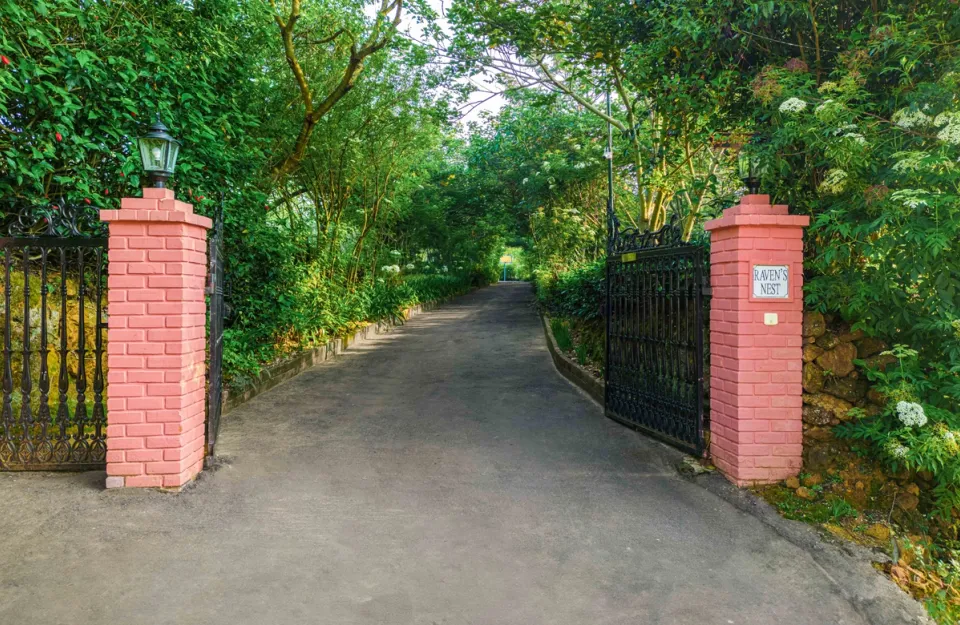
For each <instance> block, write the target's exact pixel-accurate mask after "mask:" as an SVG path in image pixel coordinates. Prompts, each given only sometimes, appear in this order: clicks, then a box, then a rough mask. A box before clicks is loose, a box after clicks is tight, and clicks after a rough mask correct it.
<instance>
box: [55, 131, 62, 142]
mask: <svg viewBox="0 0 960 625" xmlns="http://www.w3.org/2000/svg"><path fill="white" fill-rule="evenodd" d="M56 137H57V141H63V135H62V134H60V133H59V132H58V133H57V134H56Z"/></svg>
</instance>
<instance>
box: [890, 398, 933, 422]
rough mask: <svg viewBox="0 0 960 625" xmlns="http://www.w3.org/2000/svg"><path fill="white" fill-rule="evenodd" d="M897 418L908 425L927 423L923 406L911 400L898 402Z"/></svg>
mask: <svg viewBox="0 0 960 625" xmlns="http://www.w3.org/2000/svg"><path fill="white" fill-rule="evenodd" d="M897 418H898V419H900V422H901V423H903V424H904V425H905V426H907V427H913V426H917V427H923V426H924V425H926V424H927V415H926V413H925V412H924V411H923V406H921V405H920V404H917V403H914V402H910V401H900V402H897Z"/></svg>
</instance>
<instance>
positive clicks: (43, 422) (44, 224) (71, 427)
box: [0, 200, 107, 471]
mask: <svg viewBox="0 0 960 625" xmlns="http://www.w3.org/2000/svg"><path fill="white" fill-rule="evenodd" d="M7 209H8V210H6V211H5V214H6V216H7V219H6V220H5V222H6V223H4V228H5V234H6V235H7V236H2V237H0V252H2V254H3V259H2V262H3V266H2V271H3V286H4V289H3V300H2V306H3V312H2V318H3V372H2V389H3V403H2V407H0V470H4V471H23V470H88V469H97V468H102V467H103V466H104V465H105V463H106V452H107V448H106V413H105V406H104V391H105V389H106V362H105V358H104V356H105V354H106V346H105V343H106V315H105V310H104V307H103V303H104V295H105V292H106V270H107V256H106V251H107V238H106V232H105V230H106V228H105V225H104V224H102V223H100V221H99V219H98V211H97V210H96V209H95V208H92V207H89V206H84V207H81V208H78V207H75V206H68V205H66V204H65V203H64V202H63V200H61V201H59V202H57V203H55V204H51V205H48V206H45V207H42V208H19V209H18V208H16V207H11V206H8V207H7Z"/></svg>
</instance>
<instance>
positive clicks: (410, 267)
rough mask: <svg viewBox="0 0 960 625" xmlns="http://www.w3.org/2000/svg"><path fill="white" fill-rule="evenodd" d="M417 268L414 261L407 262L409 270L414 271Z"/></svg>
mask: <svg viewBox="0 0 960 625" xmlns="http://www.w3.org/2000/svg"><path fill="white" fill-rule="evenodd" d="M416 268H417V266H416V265H414V264H413V263H407V266H406V269H407V271H413V270H414V269H416Z"/></svg>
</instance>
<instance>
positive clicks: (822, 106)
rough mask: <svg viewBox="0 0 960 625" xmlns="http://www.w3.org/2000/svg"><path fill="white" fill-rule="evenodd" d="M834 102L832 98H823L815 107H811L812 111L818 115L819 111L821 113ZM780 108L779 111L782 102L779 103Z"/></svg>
mask: <svg viewBox="0 0 960 625" xmlns="http://www.w3.org/2000/svg"><path fill="white" fill-rule="evenodd" d="M784 104H786V102H784ZM835 104H836V102H834V101H833V99H832V98H831V99H827V100H824V101H823V102H822V103H821V104H818V105H817V108H815V109H813V113H814V115H819V114H820V113H823V112H824V111H826V110H827V109H829V108H831V107H832V106H834V105H835ZM780 110H781V111H782V110H783V104H781V105H780Z"/></svg>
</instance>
